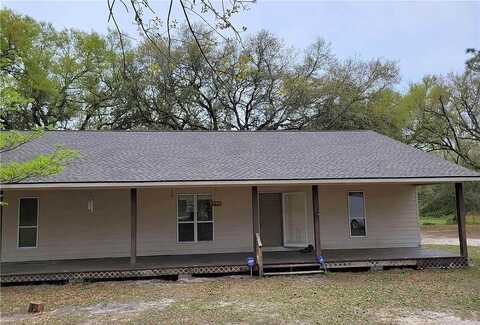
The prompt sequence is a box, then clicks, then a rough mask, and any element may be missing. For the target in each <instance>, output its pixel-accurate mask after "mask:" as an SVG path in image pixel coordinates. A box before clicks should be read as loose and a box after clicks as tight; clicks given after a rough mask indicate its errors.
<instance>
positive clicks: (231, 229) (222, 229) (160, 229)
mask: <svg viewBox="0 0 480 325" xmlns="http://www.w3.org/2000/svg"><path fill="white" fill-rule="evenodd" d="M183 193H210V194H212V195H213V199H214V200H215V201H221V202H222V204H221V206H215V207H213V220H214V225H213V229H214V230H213V241H203V242H197V243H185V242H183V243H178V242H177V202H176V198H177V194H183ZM251 202H252V201H251V190H250V187H226V188H221V189H219V188H196V189H141V190H139V214H138V235H137V236H138V237H137V238H138V243H137V250H138V255H163V254H166V255H173V254H195V253H199V254H207V253H227V252H248V251H252V249H253V248H252V243H253V239H252V227H253V226H252V208H251V207H252V203H251Z"/></svg>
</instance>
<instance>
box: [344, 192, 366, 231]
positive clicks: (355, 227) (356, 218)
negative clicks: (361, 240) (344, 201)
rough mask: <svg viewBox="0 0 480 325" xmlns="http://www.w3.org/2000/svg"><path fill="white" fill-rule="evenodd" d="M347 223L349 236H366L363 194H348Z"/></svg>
mask: <svg viewBox="0 0 480 325" xmlns="http://www.w3.org/2000/svg"><path fill="white" fill-rule="evenodd" d="M348 221H349V224H350V236H352V237H365V236H366V235H367V227H366V225H367V223H366V216H365V198H364V193H363V192H349V193H348Z"/></svg>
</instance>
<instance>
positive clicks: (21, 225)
mask: <svg viewBox="0 0 480 325" xmlns="http://www.w3.org/2000/svg"><path fill="white" fill-rule="evenodd" d="M19 204H20V206H19V209H18V247H19V248H35V247H37V238H38V199H37V198H21V199H20V203H19Z"/></svg>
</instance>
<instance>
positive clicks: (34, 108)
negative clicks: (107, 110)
mask: <svg viewBox="0 0 480 325" xmlns="http://www.w3.org/2000/svg"><path fill="white" fill-rule="evenodd" d="M0 17H1V21H2V28H1V29H0V50H1V55H0V58H1V60H0V68H1V78H0V79H1V81H2V86H1V88H0V92H1V94H2V100H1V101H0V106H1V108H2V110H1V114H0V122H1V124H2V126H3V128H6V129H32V128H35V127H41V128H70V127H74V128H85V125H86V124H87V123H88V121H89V119H90V118H91V115H92V114H93V112H95V113H99V111H100V110H101V109H103V107H104V106H105V104H106V103H107V102H108V101H109V100H111V99H112V98H113V97H112V95H111V89H109V84H110V83H111V78H112V71H111V69H110V68H111V67H112V66H113V65H114V64H115V62H116V61H117V60H118V57H117V54H116V53H115V51H114V50H112V49H111V47H110V46H109V45H108V44H107V40H106V39H105V38H104V37H101V36H99V35H98V34H95V33H83V32H79V31H75V30H64V31H56V30H55V29H54V28H53V27H52V26H51V25H50V24H45V23H38V22H36V21H34V20H33V19H31V18H29V17H25V16H21V15H17V14H15V13H13V12H12V11H10V10H6V9H3V10H1V11H0Z"/></svg>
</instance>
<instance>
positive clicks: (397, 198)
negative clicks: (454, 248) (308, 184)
mask: <svg viewBox="0 0 480 325" xmlns="http://www.w3.org/2000/svg"><path fill="white" fill-rule="evenodd" d="M318 190H319V203H320V240H321V245H322V248H324V249H353V248H382V247H418V246H420V227H419V222H418V207H417V192H416V187H415V186H414V185H386V184H384V185H351V186H345V185H342V186H335V185H329V186H319V189H318ZM349 191H364V192H365V193H364V197H365V210H366V217H367V218H366V224H367V236H366V237H350V228H349V221H348V207H347V205H348V192H349Z"/></svg>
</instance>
